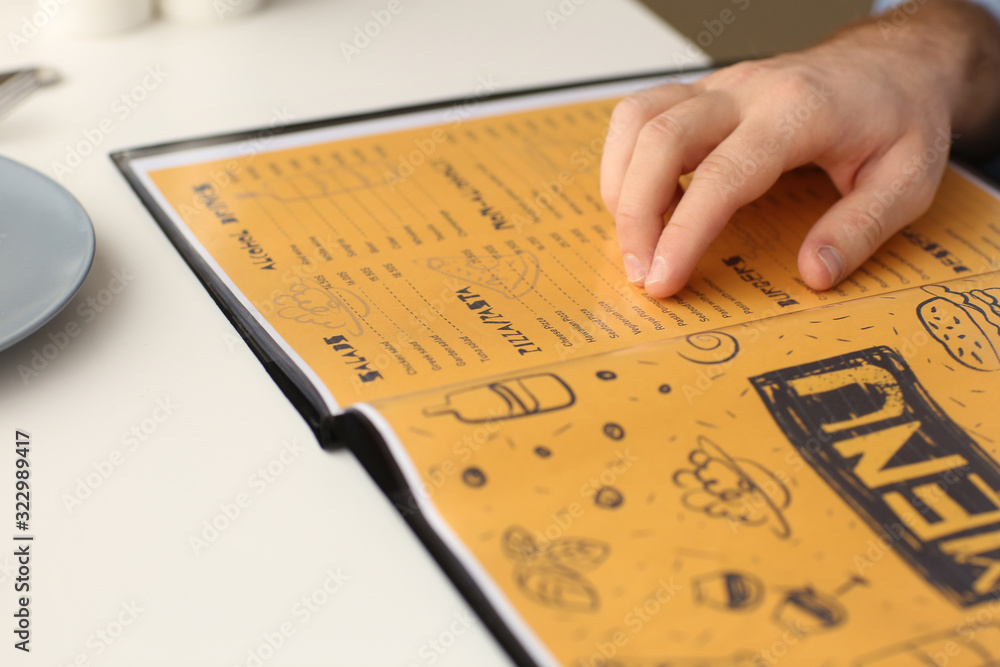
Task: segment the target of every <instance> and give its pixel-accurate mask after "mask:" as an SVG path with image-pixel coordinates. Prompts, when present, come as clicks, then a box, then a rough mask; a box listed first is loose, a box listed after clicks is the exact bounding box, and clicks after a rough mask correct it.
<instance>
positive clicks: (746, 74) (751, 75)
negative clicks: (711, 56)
mask: <svg viewBox="0 0 1000 667" xmlns="http://www.w3.org/2000/svg"><path fill="white" fill-rule="evenodd" d="M769 69H770V68H768V67H767V66H765V65H764V64H762V62H761V61H748V62H741V63H736V64H735V65H730V66H729V67H724V68H722V69H720V70H718V71H716V72H713V73H712V74H709V75H708V76H707V77H705V83H706V84H707V85H708V86H709V87H710V88H733V87H740V86H743V85H745V84H747V83H749V82H751V81H753V80H755V79H757V78H759V77H761V76H762V75H763V74H764V73H765V72H766V71H768V70H769Z"/></svg>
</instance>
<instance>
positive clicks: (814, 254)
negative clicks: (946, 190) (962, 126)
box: [798, 141, 948, 290]
mask: <svg viewBox="0 0 1000 667" xmlns="http://www.w3.org/2000/svg"><path fill="white" fill-rule="evenodd" d="M918 144H919V145H918ZM938 153H939V154H938V155H936V156H935V157H934V158H933V160H932V161H931V162H930V163H929V164H928V162H926V160H925V159H924V158H925V153H924V146H923V144H922V142H916V141H913V142H907V143H905V144H904V142H902V141H901V142H899V143H897V144H896V145H895V146H893V147H892V148H891V149H890V150H889V151H888V152H887V153H886V154H885V155H883V156H882V157H880V158H879V159H878V162H877V163H875V164H868V165H867V166H866V167H863V171H862V172H861V173H860V174H859V175H858V180H857V181H856V182H855V184H854V188H853V189H852V190H851V191H850V192H849V193H848V194H846V195H844V196H843V197H842V198H841V199H840V200H839V201H838V202H837V203H836V204H834V205H833V206H832V207H830V210H829V211H827V212H826V213H825V214H824V215H823V216H822V217H821V218H820V219H819V220H818V221H817V222H816V224H815V225H813V228H812V229H811V230H810V231H809V233H808V234H807V235H806V238H805V240H804V241H803V242H802V247H801V248H800V249H799V260H798V263H799V273H800V274H801V275H802V279H803V280H804V281H805V283H806V284H807V285H808V286H809V287H811V288H812V289H815V290H825V289H829V288H831V287H833V286H834V285H836V284H837V283H839V282H840V281H841V280H843V279H844V278H846V277H847V276H848V275H849V274H850V273H851V272H852V271H854V270H855V269H856V268H858V267H859V266H861V265H862V264H863V263H864V262H865V261H866V260H867V259H868V258H869V257H871V256H872V255H873V254H874V253H875V251H876V250H878V249H879V247H880V246H881V245H882V244H883V243H885V242H886V241H887V240H888V239H889V238H890V237H891V236H892V235H893V234H895V233H896V232H897V231H899V230H900V229H902V228H903V227H905V226H906V225H908V224H910V223H911V222H913V221H914V220H916V219H917V218H918V217H920V216H921V215H923V214H924V213H925V212H926V211H927V209H928V208H930V205H931V202H932V201H933V200H934V193H935V191H936V190H937V186H938V184H939V183H940V182H941V176H942V174H943V173H944V167H945V164H946V162H947V157H948V153H947V151H938ZM914 160H918V161H919V164H920V166H921V167H922V169H918V170H916V171H915V170H914V169H913V167H912V166H911V167H909V168H907V165H916V164H917V162H915V161H914Z"/></svg>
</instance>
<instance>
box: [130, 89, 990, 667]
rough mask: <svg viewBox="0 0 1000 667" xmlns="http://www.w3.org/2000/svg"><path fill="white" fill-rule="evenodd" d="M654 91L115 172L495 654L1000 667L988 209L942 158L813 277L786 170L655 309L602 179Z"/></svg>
mask: <svg viewBox="0 0 1000 667" xmlns="http://www.w3.org/2000/svg"><path fill="white" fill-rule="evenodd" d="M666 80H668V79H666V78H664V77H641V78H633V79H626V80H616V81H610V82H600V83H593V84H584V85H576V86H566V87H562V88H558V89H546V90H536V91H529V92H526V93H518V94H504V95H500V96H496V97H493V98H490V99H489V100H481V99H468V100H462V101H458V102H452V103H442V104H435V105H426V106H423V107H417V108H411V109H402V110H393V111H388V112H383V113H377V114H368V115H364V116H357V117H353V118H346V119H334V120H330V121H321V122H315V123H309V124H305V125H299V126H292V127H285V128H280V129H272V130H267V131H262V132H256V133H255V132H250V133H242V134H238V135H229V136H225V137H216V138H209V139H202V140H195V141H187V142H178V143H175V144H169V145H164V146H156V147H150V148H141V149H136V150H131V151H125V152H123V153H118V154H116V155H114V156H113V157H114V159H115V161H116V162H117V164H118V165H119V167H120V168H121V170H122V171H123V173H124V174H125V176H126V177H127V178H128V180H129V181H130V183H131V184H132V186H133V188H134V189H135V190H136V192H137V193H138V194H139V196H140V197H141V198H142V200H143V201H144V203H145V204H146V205H147V207H148V208H149V209H150V211H151V212H152V214H153V216H154V217H155V218H156V220H157V222H158V223H159V224H160V225H161V227H162V228H163V229H164V231H165V232H166V234H167V236H168V237H169V238H170V239H171V241H172V242H173V243H174V244H175V245H176V246H177V248H178V250H179V251H180V252H181V254H182V255H183V256H184V258H185V259H186V260H187V261H188V263H189V264H190V265H191V267H192V268H193V269H194V270H195V271H196V273H197V274H198V276H199V277H200V278H201V280H202V281H203V283H204V284H205V285H206V287H207V288H208V289H209V291H210V292H211V293H212V294H213V296H214V297H215V298H216V300H217V301H218V302H219V304H220V306H221V307H222V308H223V309H224V310H225V312H226V313H227V314H228V315H229V317H230V318H231V319H232V320H233V322H234V323H235V324H236V325H237V327H238V328H239V330H240V331H241V333H242V334H243V335H244V337H245V338H246V339H247V341H248V343H249V344H250V345H251V346H252V347H253V349H254V350H255V352H256V353H257V354H258V356H259V357H260V359H261V360H262V362H263V363H264V364H265V365H266V366H267V367H268V369H269V371H270V372H271V374H272V376H273V377H275V379H276V380H277V381H278V382H279V384H281V386H282V388H283V389H284V390H285V393H286V394H287V395H289V397H290V398H292V400H294V401H295V402H296V404H297V406H298V407H299V408H300V410H301V412H302V413H303V415H304V416H305V418H306V419H307V420H308V421H309V422H310V424H311V425H312V426H313V427H314V429H315V430H316V432H317V435H318V437H319V439H320V441H321V443H322V444H323V445H324V446H327V447H336V446H348V447H350V448H351V450H352V451H354V452H355V453H356V454H357V456H358V457H359V458H360V460H361V461H362V462H363V463H364V464H365V466H366V468H367V469H368V470H369V471H370V472H371V474H372V476H373V477H374V478H375V479H376V481H378V482H379V484H380V486H381V487H382V488H383V490H384V491H385V492H386V493H387V494H388V495H389V496H390V497H391V498H392V500H393V501H394V502H395V503H396V505H397V507H398V508H399V509H400V511H401V512H402V513H403V514H404V515H405V516H406V517H407V519H408V520H409V521H410V523H411V525H412V526H413V527H414V528H415V530H416V531H417V532H418V534H419V535H420V536H421V538H422V539H423V540H424V542H425V544H426V545H427V546H428V548H429V549H430V550H431V551H432V553H434V555H435V556H436V557H437V559H438V560H439V562H440V563H441V564H442V566H443V567H445V569H446V570H447V571H448V572H449V574H450V575H451V576H452V578H453V580H454V581H455V582H456V585H457V586H458V587H459V588H460V589H461V590H462V592H463V593H464V594H465V595H466V597H467V598H468V599H469V600H470V601H471V602H472V604H473V605H474V606H475V608H476V609H477V611H478V612H479V613H480V615H481V617H482V618H483V620H484V622H486V623H487V625H488V626H489V627H490V628H491V630H492V631H493V632H494V634H495V635H496V636H497V637H498V639H499V640H500V642H501V643H502V644H503V645H504V647H505V648H506V649H507V650H508V651H509V652H510V654H511V655H512V657H513V658H514V659H515V660H516V661H517V662H519V663H522V664H545V665H550V664H567V665H581V666H583V665H587V666H592V665H595V666H596V665H609V666H610V665H616V666H618V667H653V666H654V665H677V666H685V667H695V666H700V665H711V666H713V667H714V666H728V665H733V666H753V667H756V666H758V665H770V664H774V663H775V662H776V661H778V660H782V659H784V658H785V657H788V658H790V662H788V664H814V665H830V666H831V667H832V666H837V665H843V666H845V667H846V666H849V665H850V666H869V665H870V666H873V667H876V666H877V667H890V666H893V667H895V666H903V665H927V664H944V663H941V662H940V660H941V659H942V658H940V657H939V656H942V655H943V656H946V659H948V660H952V661H955V662H954V664H963V665H970V666H971V665H982V666H985V665H991V664H1000V663H998V662H997V661H1000V621H998V620H996V613H997V611H998V610H1000V466H998V463H997V460H998V453H997V446H998V444H997V443H998V441H1000V412H998V411H997V410H996V409H995V407H994V406H995V405H996V398H995V397H996V396H997V393H996V392H997V390H998V389H1000V273H997V272H996V271H997V269H998V267H1000V199H998V197H997V195H996V193H995V192H993V191H991V190H990V189H989V188H988V187H987V186H985V185H983V184H982V183H980V182H979V181H977V180H976V179H975V178H973V177H971V176H970V175H968V174H966V173H965V172H962V171H960V170H957V169H949V170H948V172H947V173H946V175H945V177H944V181H943V183H942V186H941V188H940V191H939V194H938V196H937V198H936V200H935V202H934V204H933V206H932V207H931V209H930V210H929V211H928V212H927V213H926V214H925V215H924V216H923V217H922V218H921V219H920V220H918V221H916V222H915V223H913V224H912V225H910V226H908V227H907V228H905V229H904V230H902V231H901V232H900V233H899V234H898V235H897V236H896V237H894V238H893V239H891V240H890V241H889V242H888V243H886V244H885V245H884V246H883V247H882V248H881V249H880V250H879V251H878V252H877V253H876V255H875V256H874V257H873V258H872V259H871V260H870V261H868V262H867V263H866V264H865V265H864V266H862V267H861V268H860V269H858V270H857V271H856V272H855V273H854V274H853V275H851V276H850V277H849V278H848V279H847V280H845V281H844V282H843V283H842V284H841V285H840V286H839V287H838V288H836V289H834V290H831V291H828V292H823V293H817V292H815V291H813V290H810V289H809V288H808V287H806V286H805V285H804V284H803V283H802V281H801V279H800V278H799V276H798V273H797V269H796V255H797V251H798V247H799V244H800V243H801V240H802V239H803V238H804V236H805V234H806V232H807V230H808V229H809V227H810V226H811V225H812V223H813V222H814V221H815V220H816V219H817V218H818V217H819V216H820V215H821V213H822V212H824V211H825V210H826V209H827V208H828V207H829V206H830V205H831V203H832V202H834V201H835V200H836V198H837V192H836V190H835V189H834V187H833V186H832V184H831V183H830V182H829V180H828V179H827V178H826V176H825V175H824V174H823V173H822V172H821V171H819V170H817V169H815V168H803V169H799V170H796V171H794V172H791V173H789V174H787V175H786V176H784V177H783V178H782V179H781V180H780V181H779V182H778V183H777V184H776V185H775V186H774V187H773V188H772V190H771V191H770V192H769V193H768V194H767V195H765V196H764V197H762V198H761V199H760V200H758V201H756V202H754V203H752V204H750V205H748V206H746V207H744V208H743V209H741V210H740V211H739V212H738V213H737V214H736V216H735V217H734V219H733V220H732V221H731V223H730V224H729V225H728V226H727V227H726V229H725V230H724V231H723V233H722V235H721V236H720V237H719V238H718V239H717V240H716V241H715V242H714V243H713V244H712V246H711V248H710V249H709V251H708V253H707V254H706V256H705V257H704V258H703V259H702V261H701V263H700V264H699V266H698V269H697V271H696V272H695V274H694V276H693V277H692V279H691V281H690V283H689V284H688V286H687V287H686V288H685V289H684V290H683V291H682V292H681V293H680V294H678V295H677V296H675V297H671V298H668V299H661V300H658V299H654V298H652V297H650V296H649V295H647V294H645V293H644V292H643V291H642V290H639V289H636V288H635V287H633V286H632V285H630V284H629V283H628V282H627V281H626V280H625V279H624V276H623V274H622V270H621V268H620V265H621V262H620V258H619V254H618V250H617V243H616V240H615V233H614V222H613V220H612V218H611V216H610V215H609V214H608V212H607V211H606V210H605V209H604V206H603V203H602V201H601V198H600V195H599V165H600V155H601V150H602V146H603V142H604V137H605V134H606V132H607V127H608V122H609V116H610V113H611V110H612V109H613V108H614V105H615V103H616V101H617V100H618V99H619V98H621V97H622V96H623V95H625V94H628V93H629V92H632V91H634V90H637V89H640V88H643V87H647V86H650V85H655V84H658V83H662V82H664V81H666ZM905 177H907V175H905V174H903V175H901V178H905ZM991 408H993V409H991ZM934 660H938V662H933V661H934ZM950 664H951V663H950Z"/></svg>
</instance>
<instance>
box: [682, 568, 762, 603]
mask: <svg viewBox="0 0 1000 667" xmlns="http://www.w3.org/2000/svg"><path fill="white" fill-rule="evenodd" d="M691 591H692V593H693V595H694V599H695V602H697V603H700V604H704V605H705V606H706V607H712V608H713V609H718V610H721V611H750V610H753V609H756V608H757V607H758V606H759V605H760V603H761V601H762V600H763V599H764V582H763V581H761V580H760V578H759V577H756V576H754V575H752V574H749V573H747V572H736V571H733V570H723V571H721V572H711V573H709V574H703V575H701V576H698V577H695V578H694V579H692V580H691Z"/></svg>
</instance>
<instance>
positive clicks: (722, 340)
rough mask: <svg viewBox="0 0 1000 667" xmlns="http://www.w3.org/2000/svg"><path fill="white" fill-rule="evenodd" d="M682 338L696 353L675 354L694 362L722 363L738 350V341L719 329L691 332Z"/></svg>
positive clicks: (733, 355) (737, 352) (732, 356)
mask: <svg viewBox="0 0 1000 667" xmlns="http://www.w3.org/2000/svg"><path fill="white" fill-rule="evenodd" d="M684 340H685V341H687V344H688V345H690V346H691V347H693V348H694V349H695V350H696V351H697V354H695V355H694V356H691V357H689V356H687V355H686V354H684V353H682V352H678V353H677V356H679V357H680V358H681V359H686V360H687V361H690V362H692V363H695V364H706V365H707V364H724V363H726V362H727V361H729V360H731V359H732V358H734V357H735V356H736V355H737V354H739V352H740V343H739V341H737V340H736V339H735V338H733V337H732V336H730V335H729V334H727V333H722V332H721V331H706V332H704V333H697V334H691V335H690V336H688V337H687V338H685V339H684Z"/></svg>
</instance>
